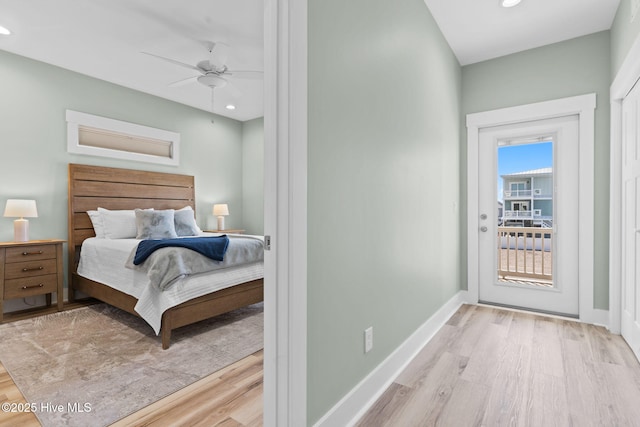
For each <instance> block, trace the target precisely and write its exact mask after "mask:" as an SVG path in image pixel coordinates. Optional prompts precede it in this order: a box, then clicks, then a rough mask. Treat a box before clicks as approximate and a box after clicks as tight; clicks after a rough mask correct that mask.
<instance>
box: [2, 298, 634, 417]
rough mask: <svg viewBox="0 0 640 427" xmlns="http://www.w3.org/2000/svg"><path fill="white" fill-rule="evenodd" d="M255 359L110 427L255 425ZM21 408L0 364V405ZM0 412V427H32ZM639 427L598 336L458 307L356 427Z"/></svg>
mask: <svg viewBox="0 0 640 427" xmlns="http://www.w3.org/2000/svg"><path fill="white" fill-rule="evenodd" d="M262 363H263V355H262V352H258V353H255V354H253V355H251V356H249V357H247V358H245V359H242V360H240V361H239V362H236V363H235V364H233V365H231V366H228V367H227V368H225V369H223V370H221V371H219V372H217V373H215V374H213V375H211V376H209V377H207V378H204V379H202V380H200V381H199V382H197V383H195V384H192V385H191V386H189V387H187V388H185V389H183V390H181V391H179V392H177V393H175V394H173V395H170V396H168V397H166V398H165V399H163V400H161V401H159V402H156V403H154V404H152V405H150V406H148V407H147V408H144V409H142V410H140V411H139V412H137V413H135V414H133V415H131V416H129V417H127V418H125V419H123V420H120V421H119V422H117V423H115V424H114V426H117V427H122V426H143V425H144V426H167V425H171V426H198V425H200V426H225V427H226V426H260V425H262V373H263V370H262ZM19 401H22V402H24V399H23V398H22V395H20V392H19V391H18V390H17V388H16V387H15V385H14V384H13V381H12V380H11V378H10V377H9V375H8V374H7V373H6V371H5V370H4V367H2V366H1V365H0V402H19ZM39 425H40V424H39V423H38V421H37V419H35V417H34V416H33V415H32V414H20V415H12V414H6V413H0V427H4V426H11V427H14V426H25V427H30V426H39ZM436 425H437V426H445V427H448V426H452V427H466V426H480V425H484V426H507V425H509V426H536V427H537V426H544V427H546V426H575V427H589V426H618V427H624V426H640V364H638V362H637V360H636V359H635V358H634V356H633V354H632V353H631V350H630V349H629V348H628V347H627V345H626V344H625V342H624V341H623V340H622V338H620V337H619V336H616V335H611V334H609V333H608V332H607V331H606V330H605V329H604V328H601V327H596V326H591V325H585V324H581V323H577V322H572V321H567V320H560V319H557V318H550V317H544V316H538V315H534V314H527V313H519V312H513V311H507V310H503V309H497V308H490V307H482V306H469V305H465V306H462V307H461V308H460V310H458V312H457V313H456V314H455V315H454V316H453V317H452V318H451V319H450V320H449V321H448V322H447V324H446V325H444V327H443V328H442V329H441V330H440V331H439V332H438V333H437V334H436V336H435V337H434V338H433V339H432V340H431V342H430V343H429V344H428V345H427V346H426V347H425V348H424V349H423V350H422V351H421V352H420V353H419V354H418V356H417V357H416V358H415V359H414V360H413V361H412V362H411V364H410V365H409V366H408V367H407V369H406V370H405V371H404V372H403V373H402V374H401V375H400V376H399V377H398V378H397V379H396V380H395V382H394V383H393V384H392V385H391V386H390V387H389V389H388V390H387V391H386V392H385V393H384V394H383V396H382V397H381V398H380V399H379V400H378V402H377V403H376V404H375V405H374V406H373V407H372V408H371V409H370V410H369V411H368V412H367V413H366V414H365V416H364V417H363V419H362V420H361V421H360V422H359V424H358V426H359V427H377V426H389V427H416V426H420V427H423V426H436Z"/></svg>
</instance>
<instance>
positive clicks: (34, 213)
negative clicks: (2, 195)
mask: <svg viewBox="0 0 640 427" xmlns="http://www.w3.org/2000/svg"><path fill="white" fill-rule="evenodd" d="M4 216H6V217H12V218H37V217H38V210H37V209H36V201H35V200H22V199H9V200H7V205H6V206H5V208H4Z"/></svg>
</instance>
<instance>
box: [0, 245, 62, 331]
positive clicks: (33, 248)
mask: <svg viewBox="0 0 640 427" xmlns="http://www.w3.org/2000/svg"><path fill="white" fill-rule="evenodd" d="M64 242H65V240H58V239H53V240H30V241H28V242H0V323H1V322H2V321H3V320H6V319H5V316H4V313H3V305H4V300H8V299H12V298H25V297H31V296H36V295H46V302H47V306H46V307H51V294H52V293H53V292H55V293H56V299H57V301H56V303H57V310H58V311H60V310H62V305H63V294H62V289H63V274H64V270H63V268H62V244H63V243H64ZM42 308H43V307H38V309H42ZM38 309H33V310H29V312H31V311H33V312H36V311H37V310H38ZM49 311H50V310H49Z"/></svg>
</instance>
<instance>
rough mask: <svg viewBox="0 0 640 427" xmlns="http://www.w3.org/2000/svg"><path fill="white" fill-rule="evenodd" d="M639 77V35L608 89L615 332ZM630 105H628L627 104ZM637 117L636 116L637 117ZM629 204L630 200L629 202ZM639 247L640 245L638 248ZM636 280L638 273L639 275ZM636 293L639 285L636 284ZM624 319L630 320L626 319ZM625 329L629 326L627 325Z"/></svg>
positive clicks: (612, 324)
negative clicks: (630, 120) (632, 105)
mask: <svg viewBox="0 0 640 427" xmlns="http://www.w3.org/2000/svg"><path fill="white" fill-rule="evenodd" d="M639 79H640V36H638V37H636V40H635V41H634V43H633V44H632V45H631V48H630V49H629V52H628V53H627V57H626V58H625V60H624V62H623V63H622V65H621V66H620V69H619V70H618V73H617V74H616V76H615V79H614V81H613V84H612V85H611V89H610V91H609V96H610V99H609V101H610V104H611V149H610V162H611V163H610V171H611V176H610V192H609V199H610V209H609V329H610V330H611V332H613V333H621V332H622V325H621V323H622V317H623V316H622V311H623V309H622V299H623V297H622V293H623V281H624V280H625V276H627V274H628V273H627V272H626V271H625V269H626V266H627V265H628V264H627V263H625V262H623V260H625V259H627V257H628V256H629V255H628V254H626V253H625V252H626V248H625V246H626V245H625V240H626V242H629V238H628V237H627V238H626V239H625V237H624V236H625V234H627V233H628V230H625V228H627V227H625V225H624V223H625V219H626V218H624V216H623V215H624V213H625V211H624V210H623V209H624V207H626V206H624V201H623V200H624V199H625V198H626V194H625V192H624V186H625V185H624V184H623V182H624V181H625V180H628V179H627V177H626V175H628V173H626V172H625V171H624V169H625V168H624V167H623V162H624V160H625V159H624V157H625V156H624V155H623V135H624V128H623V101H624V100H625V98H626V97H627V95H629V94H630V93H631V91H632V89H633V88H634V87H635V86H636V85H637V84H638V80H639ZM627 108H629V107H628V106H627ZM636 120H637V116H636ZM627 206H628V203H627ZM636 250H637V247H636ZM636 280H637V276H636ZM636 294H637V285H636ZM625 321H628V319H627V320H625ZM625 332H626V327H625ZM634 353H635V354H636V357H638V360H640V355H638V350H637V349H634Z"/></svg>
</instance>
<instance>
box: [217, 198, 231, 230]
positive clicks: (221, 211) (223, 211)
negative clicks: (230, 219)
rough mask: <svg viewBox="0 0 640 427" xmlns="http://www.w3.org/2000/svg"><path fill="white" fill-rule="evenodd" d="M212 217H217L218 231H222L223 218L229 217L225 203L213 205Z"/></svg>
mask: <svg viewBox="0 0 640 427" xmlns="http://www.w3.org/2000/svg"><path fill="white" fill-rule="evenodd" d="M213 215H215V216H217V217H218V230H224V217H225V216H226V215H229V206H227V204H226V203H223V204H219V205H213Z"/></svg>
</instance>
